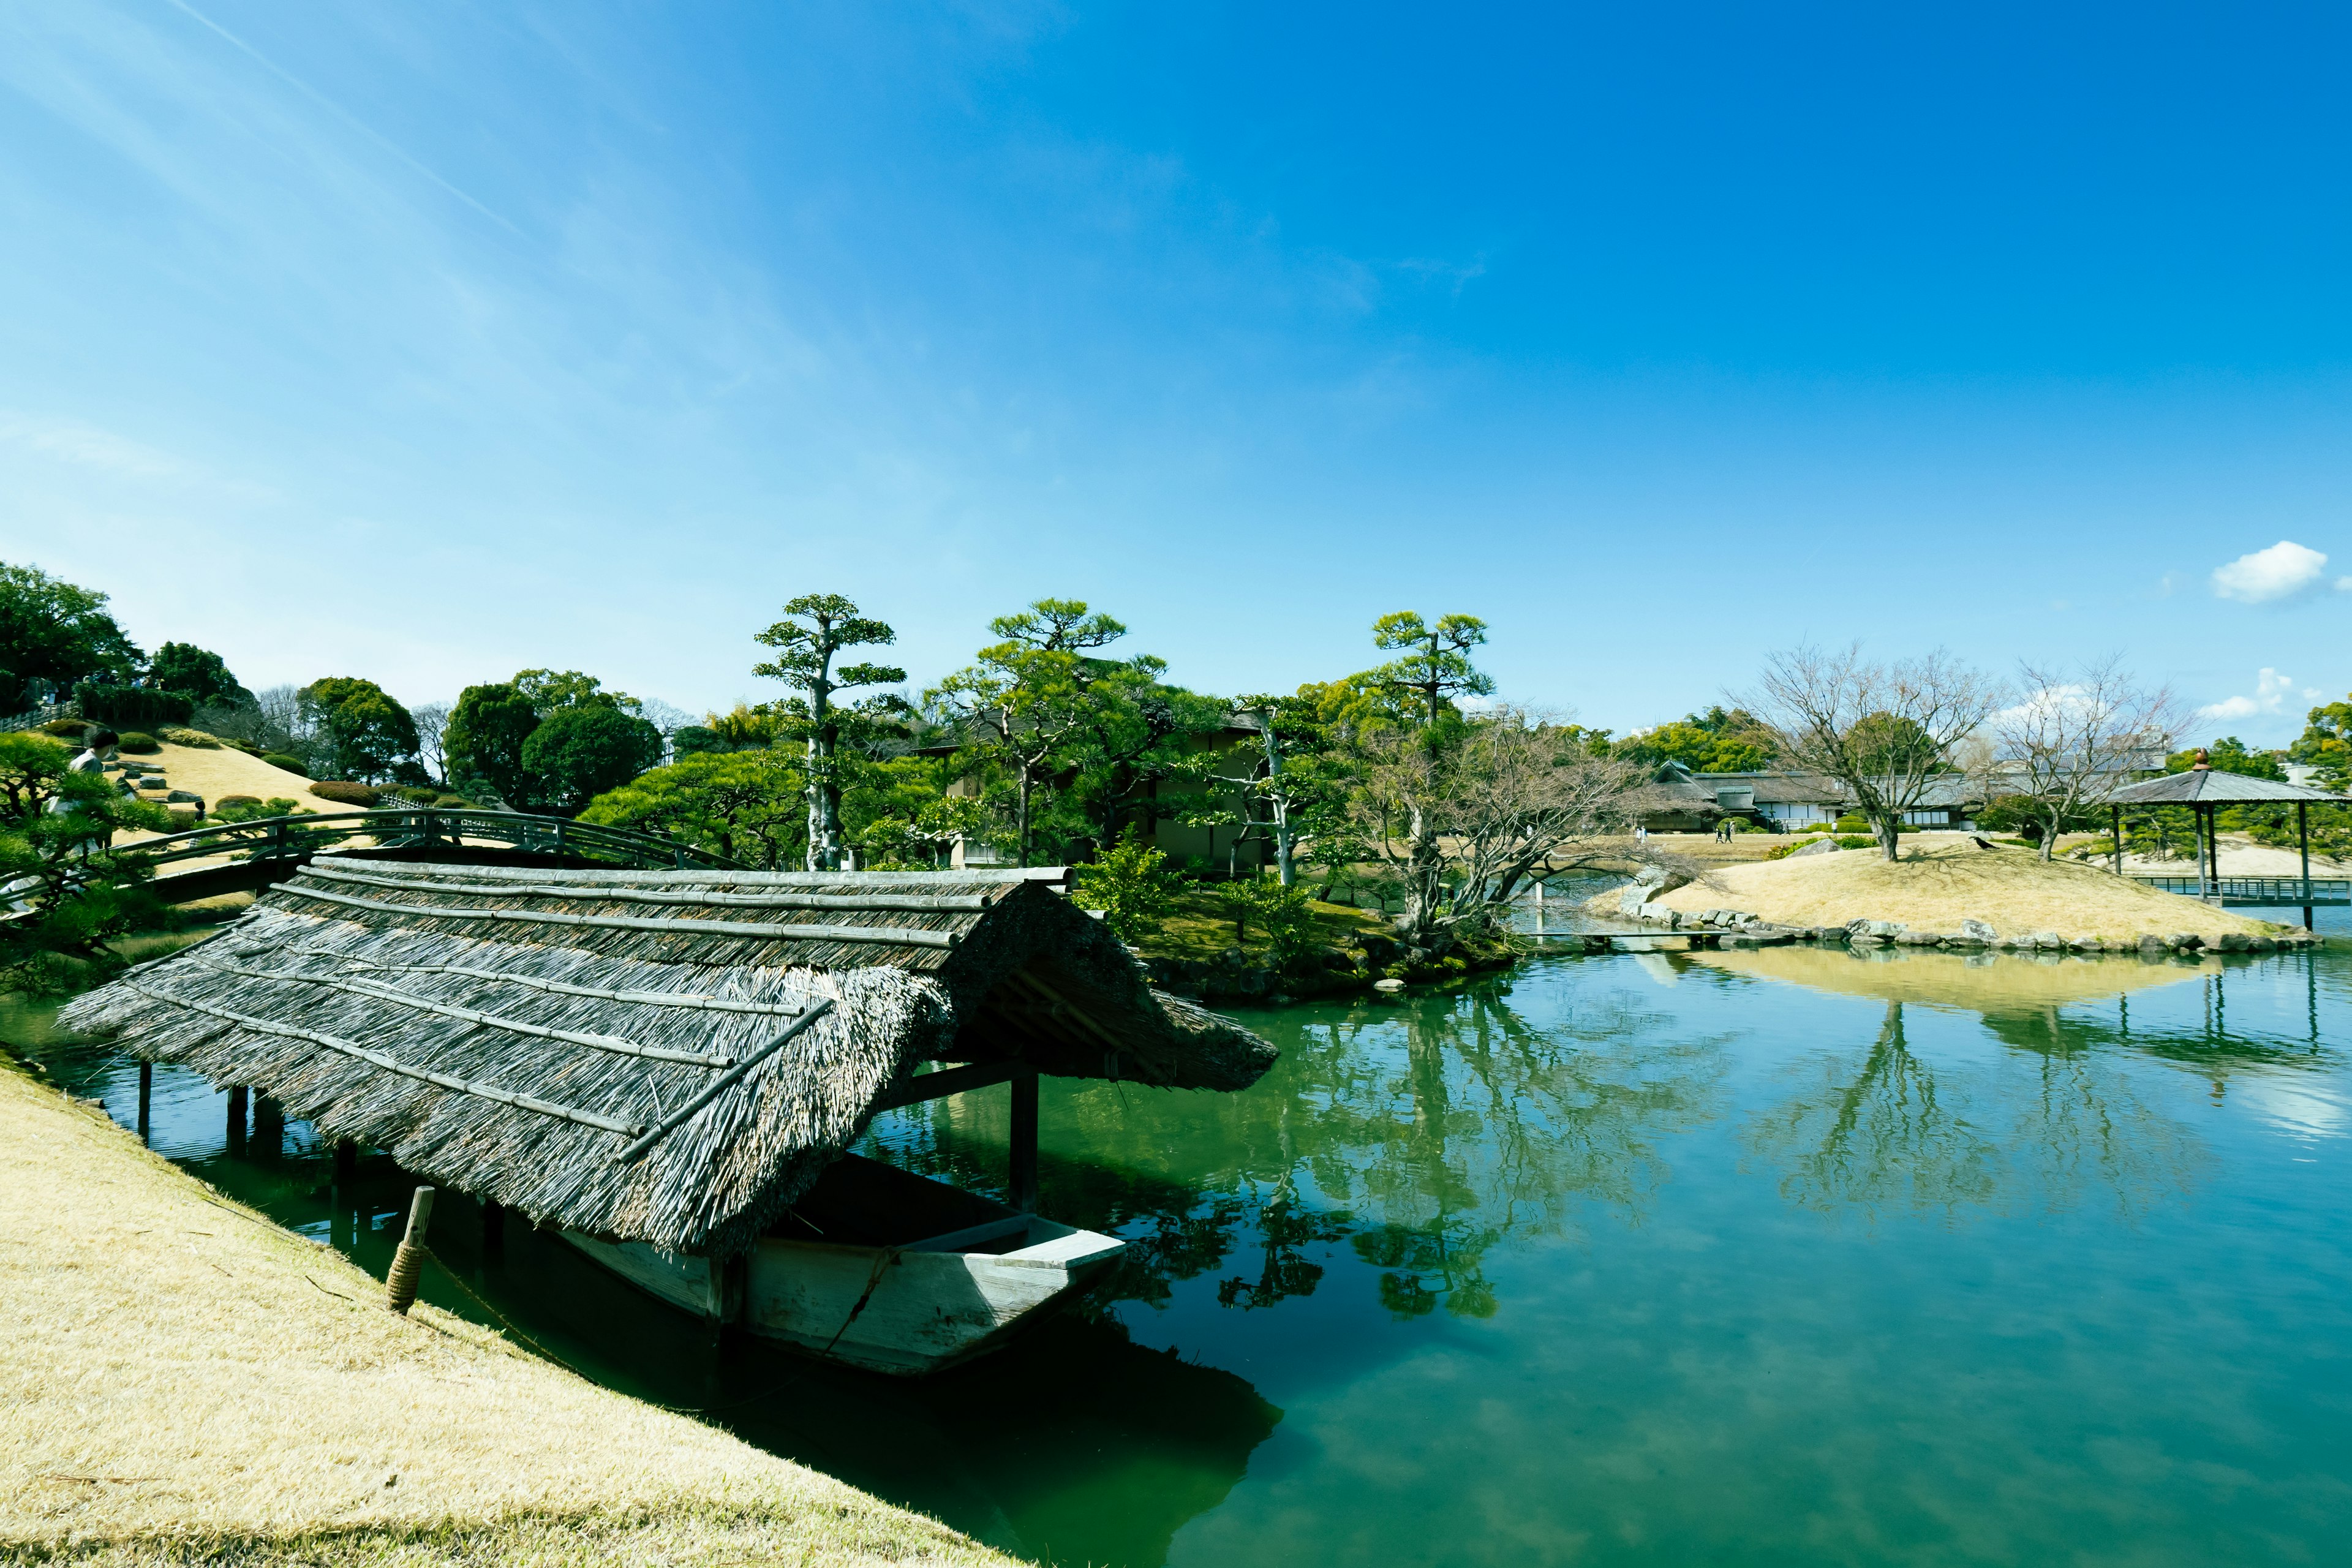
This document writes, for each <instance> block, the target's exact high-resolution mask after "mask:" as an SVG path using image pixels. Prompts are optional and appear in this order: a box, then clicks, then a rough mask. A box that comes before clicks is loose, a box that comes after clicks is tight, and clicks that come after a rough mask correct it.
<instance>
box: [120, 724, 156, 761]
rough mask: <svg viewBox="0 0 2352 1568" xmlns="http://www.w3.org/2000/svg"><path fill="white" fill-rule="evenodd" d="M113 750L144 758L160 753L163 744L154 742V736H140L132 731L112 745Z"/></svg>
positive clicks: (137, 732)
mask: <svg viewBox="0 0 2352 1568" xmlns="http://www.w3.org/2000/svg"><path fill="white" fill-rule="evenodd" d="M114 749H115V750H116V751H118V752H129V753H130V754H131V755H132V756H134V757H144V756H149V755H151V754H152V753H154V752H160V751H162V750H163V742H160V741H158V740H156V739H155V737H154V736H152V735H142V734H141V733H140V732H139V731H136V730H132V731H128V732H127V733H125V734H124V735H123V737H122V739H121V740H120V741H117V742H115V743H114Z"/></svg>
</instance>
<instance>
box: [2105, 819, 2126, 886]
mask: <svg viewBox="0 0 2352 1568" xmlns="http://www.w3.org/2000/svg"><path fill="white" fill-rule="evenodd" d="M2107 809H2108V810H2109V811H2112V812H2114V813H2115V814H2116V820H2115V834H2116V876H2118V877H2120V876H2122V875H2123V874H2124V808H2123V807H2122V806H2120V805H2111V806H2109V807H2107Z"/></svg>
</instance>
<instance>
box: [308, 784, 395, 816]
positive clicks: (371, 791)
mask: <svg viewBox="0 0 2352 1568" xmlns="http://www.w3.org/2000/svg"><path fill="white" fill-rule="evenodd" d="M310 793H311V794H312V795H317V796H318V797H319V798H320V800H331V801H333V802H335V803H336V804H337V805H356V806H359V807H361V808H362V809H363V810H368V811H373V810H374V809H375V807H376V805H377V804H378V803H379V802H380V801H382V800H383V792H382V791H380V790H378V789H377V788H376V787H375V786H374V785H373V784H353V783H352V782H351V781H350V780H348V779H320V781H319V782H318V783H317V784H312V785H311V786H310Z"/></svg>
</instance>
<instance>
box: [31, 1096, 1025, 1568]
mask: <svg viewBox="0 0 2352 1568" xmlns="http://www.w3.org/2000/svg"><path fill="white" fill-rule="evenodd" d="M382 1300H383V1289H382V1287H381V1286H380V1285H379V1284H378V1283H377V1282H376V1281H375V1280H374V1279H371V1278H370V1277H369V1276H368V1275H366V1274H365V1273H363V1272H362V1271H361V1270H359V1269H357V1268H353V1267H352V1266H351V1265H350V1264H349V1263H348V1262H346V1261H345V1260H344V1259H343V1258H341V1256H340V1255H339V1254H337V1253H335V1252H333V1251H331V1250H329V1249H327V1248H325V1247H320V1246H317V1245H314V1244H313V1243H310V1242H308V1241H305V1240H303V1239H302V1238H300V1237H296V1236H294V1235H292V1234H290V1233H289V1232H287V1231H285V1230H282V1229H280V1228H278V1226H275V1225H273V1224H271V1223H270V1222H268V1220H267V1219H264V1218H263V1217H261V1216H260V1215H257V1214H255V1213H253V1212H251V1211H250V1210H247V1209H245V1208H242V1207H241V1206H238V1205H232V1204H229V1203H226V1202H225V1201H224V1200H222V1199H220V1198H219V1197H218V1196H217V1195H216V1194H214V1193H213V1192H212V1190H211V1189H210V1188H208V1187H206V1186H205V1185H204V1184H202V1183H200V1182H198V1181H196V1180H195V1179H194V1178H193V1177H191V1176H189V1175H187V1174H186V1173H184V1172H181V1171H179V1170H178V1169H176V1168H175V1167H173V1165H171V1164H170V1163H167V1162H165V1161H164V1160H163V1159H161V1158H160V1157H158V1156H155V1155H153V1154H151V1153H149V1152H147V1151H146V1150H144V1149H142V1148H141V1147H140V1145H139V1143H138V1142H137V1140H136V1139H134V1138H133V1137H131V1135H130V1134H128V1133H126V1132H124V1131H121V1129H120V1128H117V1127H115V1126H114V1125H113V1124H112V1123H111V1122H110V1121H107V1120H106V1119H105V1118H104V1117H102V1116H100V1115H97V1114H94V1113H92V1112H90V1111H89V1110H86V1109H83V1108H79V1107H76V1106H72V1105H69V1104H68V1103H67V1102H66V1101H64V1100H61V1099H60V1098H59V1097H58V1095H56V1094H55V1093H54V1092H52V1091H50V1090H47V1089H43V1088H41V1087H39V1086H38V1085H37V1084H35V1083H33V1082H32V1081H31V1080H29V1079H26V1078H25V1077H23V1076H22V1075H21V1074H19V1073H17V1072H15V1071H12V1070H5V1068H0V1301H4V1302H5V1303H6V1308H5V1319H6V1322H7V1331H6V1332H5V1334H0V1410H5V1412H6V1416H5V1420H0V1560H8V1559H11V1558H12V1557H44V1556H47V1555H49V1554H51V1553H55V1554H56V1555H58V1556H59V1557H62V1558H63V1559H66V1560H69V1561H78V1562H80V1561H89V1562H100V1563H150V1562H154V1563H163V1562H173V1563H177V1562H191V1563H193V1562H213V1561H218V1560H220V1559H221V1558H223V1557H231V1558H234V1560H236V1561H237V1562H240V1563H304V1564H318V1565H333V1564H341V1563H419V1564H422V1563H581V1564H586V1563H611V1562H652V1561H658V1562H662V1563H675V1564H717V1563H744V1562H769V1561H789V1562H793V1563H821V1564H835V1563H880V1562H890V1563H898V1562H906V1561H910V1560H911V1561H921V1562H936V1563H995V1564H1006V1563H1010V1561H1011V1560H1010V1559H1007V1558H1004V1557H1003V1556H1000V1555H999V1554H997V1553H995V1552H990V1551H987V1550H985V1549H983V1548H981V1547H979V1546H976V1545H974V1544H972V1543H971V1542H968V1541H966V1540H965V1539H964V1538H962V1537H961V1536H959V1535H956V1534H955V1533H954V1532H952V1531H949V1530H948V1529H946V1528H945V1527H944V1526H942V1525H940V1524H937V1523H935V1522H933V1521H929V1520H926V1519H922V1518H920V1517H919V1516H917V1515H914V1514H910V1513H908V1512H905V1511H903V1510H898V1509H894V1508H891V1507H889V1506H887V1505H886V1504H884V1503H882V1502H879V1501H877V1500H875V1499H873V1498H870V1497H867V1496H866V1495H865V1494H864V1493H862V1492H858V1491H856V1490H854V1489H851V1488H849V1487H846V1486H844V1485H842V1484H840V1483H838V1482H836V1481H833V1480H830V1479H826V1478H824V1477H823V1476H820V1475H817V1474H815V1473H814V1472H812V1471H809V1470H806V1469H803V1468H801V1467H799V1466H797V1465H793V1464H791V1463H789V1462H787V1461H785V1460H782V1459H779V1458H775V1457H773V1456H772V1455H769V1454H765V1453H762V1452H761V1451H760V1450H758V1449H756V1448H753V1447H750V1446H749V1445H747V1444H744V1443H741V1442H740V1441H738V1440H737V1439H735V1438H734V1437H732V1436H728V1435H727V1434H725V1433H723V1432H720V1431H718V1430H715V1429H713V1428H710V1427H708V1426H700V1425H698V1424H697V1423H695V1422H693V1421H690V1420H688V1419H686V1418H685V1417H683V1416H679V1415H670V1414H668V1413H667V1412H665V1411H661V1410H658V1409H656V1408H655V1407H653V1406H651V1405H643V1404H639V1403H637V1402H636V1401H635V1400H631V1399H627V1398H625V1397H623V1396H622V1395H620V1394H614V1393H611V1392H609V1391H607V1390H604V1389H602V1388H599V1387H597V1386H595V1385H594V1384H590V1383H587V1382H584V1381H583V1380H582V1379H580V1378H577V1377H574V1376H572V1374H571V1373H567V1372H564V1371H562V1370H561V1369H560V1368H557V1367H554V1366H551V1365H549V1364H548V1363H544V1362H541V1361H538V1360H535V1359H533V1358H530V1357H528V1356H525V1355H523V1354H521V1353H520V1352H517V1351H515V1350H513V1349H511V1348H510V1347H509V1346H508V1345H507V1344H506V1343H505V1342H503V1341H501V1340H499V1338H498V1337H496V1336H495V1335H492V1334H490V1333H488V1332H487V1331H482V1330H480V1329H478V1328H475V1327H474V1326H472V1325H470V1324H467V1323H466V1322H464V1321H461V1320H458V1319H456V1318H452V1317H449V1316H448V1315H446V1314H445V1313H442V1312H439V1311H436V1310H434V1309H432V1308H429V1307H424V1306H419V1307H418V1308H417V1309H416V1310H415V1312H414V1313H413V1314H412V1315H411V1316H410V1317H408V1318H406V1319H402V1318H396V1317H394V1316H393V1315H392V1314H391V1313H390V1312H388V1311H386V1310H384V1309H383V1306H382V1304H381V1303H382ZM392 1477H397V1479H396V1480H391V1479H388V1478H392Z"/></svg>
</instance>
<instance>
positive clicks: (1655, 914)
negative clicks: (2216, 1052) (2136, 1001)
mask: <svg viewBox="0 0 2352 1568" xmlns="http://www.w3.org/2000/svg"><path fill="white" fill-rule="evenodd" d="M1631 891H1632V889H1628V892H1629V893H1630V892H1631ZM1647 897H1648V889H1644V899H1643V901H1641V902H1638V903H1634V904H1632V905H1630V906H1628V907H1624V912H1625V913H1626V915H1627V916H1628V917H1629V918H1631V919H1633V920H1636V921H1641V922H1642V923H1643V924H1644V925H1650V926H1655V927H1656V928H1658V930H1659V931H1662V932H1664V931H1679V932H1688V933H1692V934H1696V933H1699V932H1707V933H1710V934H1720V935H1721V936H1722V937H1723V939H1724V940H1725V941H1726V942H1727V943H1730V944H1733V945H1738V946H1751V945H1759V946H1760V945H1763V944H1765V943H1769V942H1847V943H1850V944H1852V945H1853V946H1854V947H1858V948H1873V947H1888V946H1894V947H1917V948H1937V949H1942V950H1947V951H1958V952H1981V951H1984V950H1987V949H1990V950H1993V951H1997V952H2076V953H2101V952H2115V953H2125V952H2138V953H2140V954H2141V955H2143V956H2147V955H2150V954H2170V953H2176V952H2196V951H2198V950H2200V949H2203V950H2209V951H2211V952H2293V951H2295V950H2298V949H2302V948H2311V947H2318V946H2320V945H2322V944H2323V942H2324V941H2325V939H2324V938H2322V937H2320V936H2319V935H2317V934H2316V933H2315V932H2313V931H2304V930H2300V929H2294V930H2288V931H2282V932H2281V933H2279V934H2278V935H2276V936H2263V935H2259V934H2252V933H2247V932H2242V931H2231V932H2228V933H2227V934H2225V935H2222V936H2219V937H2215V938H2213V939H2211V940H2210V941H2208V940H2207V939H2205V938H2203V937H2200V936H2198V935H2196V934H2194V933H2193V932H2188V931H2181V932H2176V933H2174V934H2172V935H2169V936H2155V935H2152V934H2151V935H2147V936H2143V937H2141V938H2139V939H2138V940H2137V942H2122V941H2118V942H2114V943H2109V942H2106V941H2105V940H2104V939H2102V938H2099V937H2096V936H2066V935H2063V934H2062V933H2060V932H2058V931H2032V932H2028V933H2022V934H2018V935H2012V936H2002V935H2000V934H1999V933H1998V932H1996V931H1994V929H1993V928H1992V926H1991V925H1990V924H1989V923H1988V922H1986V921H1979V920H1967V921H1961V922H1960V929H1959V930H1958V931H1913V930H1912V929H1911V928H1910V927H1908V926H1906V925H1905V924H1904V923H1903V922H1902V921H1874V920H1852V921H1847V922H1846V923H1845V924H1844V925H1843V926H1780V925H1774V924H1772V923H1771V922H1770V921H1766V920H1764V919H1763V918H1761V917H1760V916H1758V915H1753V914H1749V913H1748V912H1747V911H1746V910H1700V911H1699V912H1697V913H1696V914H1691V913H1686V912H1685V911H1683V910H1670V909H1665V908H1662V907H1660V906H1659V905H1656V904H1654V903H1651V902H1648V901H1646V900H1647Z"/></svg>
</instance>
